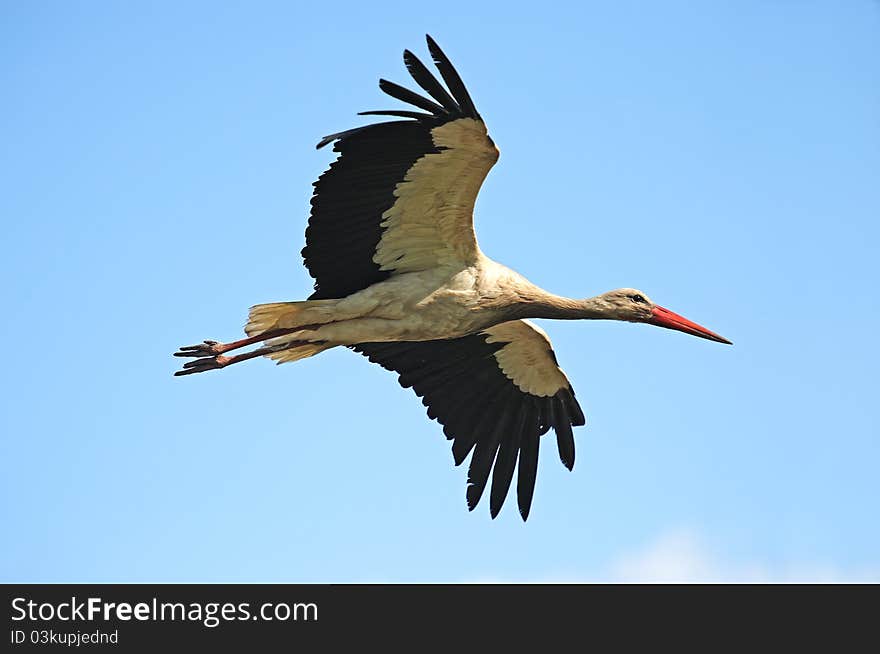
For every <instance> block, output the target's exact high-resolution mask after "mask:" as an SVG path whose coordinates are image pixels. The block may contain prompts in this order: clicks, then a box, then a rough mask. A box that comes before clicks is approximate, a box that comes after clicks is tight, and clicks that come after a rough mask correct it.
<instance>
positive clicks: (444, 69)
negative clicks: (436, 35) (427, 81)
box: [425, 34, 480, 119]
mask: <svg viewBox="0 0 880 654" xmlns="http://www.w3.org/2000/svg"><path fill="white" fill-rule="evenodd" d="M425 38H426V40H427V41H428V50H429V51H430V52H431V56H432V57H433V58H434V64H435V65H436V66H437V70H439V71H440V75H442V77H443V81H444V82H446V86H447V87H449V90H450V91H451V92H452V95H453V97H454V98H455V99H456V100H457V101H458V106H459V107H461V112H462V113H463V114H464V115H465V116H467V117H468V118H477V119H478V118H479V117H480V114H478V113H477V108H476V107H475V106H474V101H473V100H471V96H470V94H469V93H468V92H467V89H466V88H465V86H464V82H462V81H461V77H459V75H458V72H457V71H456V70H455V68H454V67H453V65H452V62H451V61H449V57H447V56H446V55H445V54H444V53H443V50H441V49H440V46H439V45H437V42H436V41H435V40H434V39H432V38H431V35H430V34H426V35H425Z"/></svg>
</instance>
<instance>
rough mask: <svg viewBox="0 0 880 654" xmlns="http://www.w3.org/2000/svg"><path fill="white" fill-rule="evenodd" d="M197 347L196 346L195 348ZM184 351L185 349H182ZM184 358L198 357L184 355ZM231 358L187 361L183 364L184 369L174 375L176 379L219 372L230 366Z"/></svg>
mask: <svg viewBox="0 0 880 654" xmlns="http://www.w3.org/2000/svg"><path fill="white" fill-rule="evenodd" d="M193 347H196V346H193ZM181 349H183V348H181ZM182 356H197V355H192V354H190V355H182ZM229 360H230V358H229V357H224V356H221V355H219V354H218V355H216V356H212V357H204V358H202V359H196V360H195V361H187V362H186V363H184V364H183V368H182V369H181V370H178V371H177V372H175V373H174V376H175V377H182V376H183V375H194V374H196V373H197V372H206V371H208V370H219V369H220V368H224V367H226V366H227V365H228V364H229Z"/></svg>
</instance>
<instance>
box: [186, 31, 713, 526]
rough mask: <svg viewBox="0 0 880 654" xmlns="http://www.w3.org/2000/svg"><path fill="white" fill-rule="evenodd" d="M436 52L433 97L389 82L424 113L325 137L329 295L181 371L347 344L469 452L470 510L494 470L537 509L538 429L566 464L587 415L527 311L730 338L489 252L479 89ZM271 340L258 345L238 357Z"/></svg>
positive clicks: (262, 316)
mask: <svg viewBox="0 0 880 654" xmlns="http://www.w3.org/2000/svg"><path fill="white" fill-rule="evenodd" d="M427 41H428V50H429V52H430V54H431V57H432V58H433V60H434V64H435V65H436V66H437V69H438V70H439V72H440V75H441V77H442V78H443V81H444V82H445V83H446V86H445V88H444V86H443V85H442V84H441V83H440V82H439V81H438V80H437V78H436V77H434V75H433V74H432V73H431V72H430V71H429V70H428V68H426V67H425V65H424V64H423V63H422V62H421V61H419V59H418V58H416V56H415V55H414V54H413V53H412V52H410V51H409V50H405V51H404V53H403V60H404V63H405V64H406V67H407V69H408V70H409V73H410V75H412V77H413V79H414V80H415V82H416V83H417V84H418V85H419V86H420V87H421V88H422V89H423V90H424V91H425V92H426V93H427V94H428V95H429V96H430V97H431V99H429V98H427V97H425V96H423V95H419V94H417V93H414V92H413V91H411V90H409V89H406V88H404V87H402V86H399V85H397V84H395V83H393V82H389V81H387V80H384V79H382V80H379V88H380V89H382V90H383V91H384V92H385V93H387V94H388V95H390V96H391V97H393V98H396V99H397V100H402V101H403V102H406V103H408V104H410V105H413V106H414V107H415V108H416V109H419V110H420V111H413V110H411V109H407V110H401V109H388V110H382V111H364V112H361V114H360V115H369V116H392V117H394V118H396V119H397V120H389V121H387V122H380V123H373V124H369V125H364V126H361V127H355V128H354V129H349V130H346V131H343V132H337V133H335V134H330V135H329V136H325V137H324V138H323V139H321V141H320V142H319V143H318V145H317V147H318V148H321V147H323V146H325V145H328V144H330V143H333V150H334V151H335V152H338V153H339V156H338V158H337V159H336V160H335V161H334V162H333V163H332V164H331V165H330V168H329V169H328V170H327V171H326V172H324V173H323V174H322V175H321V176H320V177H319V178H318V180H317V181H316V182H315V183H314V187H315V190H314V194H313V196H312V199H311V207H312V209H311V216H310V218H309V224H308V228H307V229H306V246H305V247H304V248H303V250H302V256H303V259H304V262H305V266H306V268H308V271H309V274H310V275H311V276H312V277H313V278H314V279H315V284H314V288H315V291H314V293H312V295H311V296H310V297H309V299H308V300H305V301H303V302H275V303H271V304H258V305H256V306H254V307H252V308H251V309H250V314H249V318H248V322H247V325H246V326H245V333H246V334H247V338H244V339H241V340H238V341H233V342H230V343H219V342H216V341H204V342H203V343H201V344H199V345H190V346H186V347H182V348H180V350H179V351H178V352H175V355H176V356H180V357H195V358H194V359H193V360H192V361H189V362H187V363H186V364H185V365H184V366H183V369H181V370H179V371H177V372H176V373H175V375H190V374H194V373H199V372H204V371H206V370H214V369H219V368H225V367H227V366H230V365H232V364H234V363H238V362H240V361H245V360H247V359H251V358H254V357H258V356H266V357H268V358H270V359H273V360H275V361H276V362H277V363H284V362H287V361H297V360H299V359H303V358H306V357H310V356H313V355H315V354H318V353H319V352H323V351H324V350H328V349H330V348H332V347H337V346H345V347H348V348H350V349H352V350H354V351H356V352H359V353H361V354H362V355H364V356H366V357H367V358H368V359H369V360H370V361H372V362H374V363H378V364H379V365H380V366H382V367H383V368H386V369H387V370H392V371H394V372H396V373H397V374H398V375H399V382H400V384H401V386H403V387H404V388H410V387H411V388H412V389H413V390H414V391H415V392H416V394H417V395H418V396H420V397H421V398H422V403H423V404H424V405H425V406H426V407H427V408H428V416H429V417H430V418H432V419H435V420H437V421H438V422H440V423H441V424H442V425H443V432H444V434H445V435H446V437H447V438H448V439H449V440H452V441H453V443H452V455H453V458H454V460H455V464H456V465H460V464H461V463H462V462H463V461H464V460H465V459H466V458H467V457H468V455H470V457H471V459H470V467H469V469H468V486H467V493H466V496H467V505H468V508H469V509H470V510H473V509H474V507H476V505H477V503H478V502H479V500H480V497H481V496H482V494H483V491H484V489H485V488H486V485H487V484H488V479H489V473H490V471H491V472H492V484H491V490H490V497H489V510H490V513H491V515H492V517H493V518H494V517H495V516H497V515H498V512H499V511H500V510H501V506H502V504H503V503H504V500H505V498H506V496H507V493H508V489H509V488H510V484H511V482H512V479H513V474H514V469H515V468H516V469H517V481H516V494H517V501H518V505H519V512H520V514H521V516H522V519H523V520H525V519H526V518H528V515H529V509H530V507H531V503H532V495H533V493H534V488H535V477H536V474H537V466H538V444H539V442H540V437H541V436H542V435H543V434H545V433H547V432H548V431H549V430H550V429H553V430H554V431H555V433H556V445H557V448H558V451H559V457H560V459H561V460H562V463H563V465H564V466H565V467H566V468H568V469H569V470H571V469H572V468H573V466H574V437H573V435H572V427H575V426H580V425H583V424H585V421H584V414H583V412H582V411H581V408H580V406H579V405H578V402H577V400H576V399H575V394H574V390H573V389H572V387H571V384H570V383H569V381H568V378H567V377H566V376H565V373H563V371H562V369H561V368H560V367H559V365H558V363H557V361H556V356H555V355H554V353H553V348H552V346H551V344H550V340H549V338H548V337H547V334H546V333H545V332H544V331H543V330H542V329H541V328H540V327H538V326H536V325H534V324H532V323H531V322H529V321H528V320H527V319H528V318H554V319H560V320H576V319H587V320H600V319H605V320H625V321H629V322H643V323H649V324H652V325H657V326H659V327H666V328H669V329H675V330H678V331H682V332H685V333H687V334H691V335H693V336H699V337H701V338H706V339H709V340H713V341H717V342H719V343H728V344H729V343H730V341H728V340H727V339H725V338H723V337H721V336H719V335H718V334H715V333H713V332H711V331H709V330H708V329H706V328H705V327H701V326H700V325H698V324H696V323H694V322H691V321H690V320H688V319H686V318H683V317H682V316H679V315H677V314H675V313H673V312H672V311H669V310H667V309H664V308H663V307H661V306H658V305H656V304H654V303H653V302H652V301H651V300H650V299H649V298H648V296H647V295H646V294H645V293H643V292H641V291H638V290H636V289H632V288H621V289H617V290H614V291H610V292H608V293H604V294H602V295H598V296H596V297H591V298H588V299H583V300H575V299H569V298H565V297H560V296H558V295H554V294H552V293H548V292H547V291H545V290H543V289H541V288H539V287H538V286H535V285H534V284H532V283H531V282H529V281H528V280H527V279H526V278H525V277H523V276H522V275H519V274H518V273H516V272H514V271H513V270H511V269H510V268H507V267H505V266H503V265H501V264H499V263H497V262H495V261H493V260H492V259H490V258H489V257H487V256H486V255H485V254H483V252H482V251H481V250H480V248H479V246H478V245H477V239H476V235H475V234H474V225H473V209H474V202H475V201H476V198H477V193H478V192H479V190H480V186H481V185H482V183H483V180H484V179H485V177H486V175H487V174H488V172H489V170H490V169H491V168H492V166H493V165H494V164H495V162H496V161H497V160H498V149H497V148H496V146H495V143H494V142H493V141H492V139H491V138H490V137H489V135H488V133H487V131H486V125H485V123H484V122H483V119H482V118H481V117H480V114H479V113H478V112H477V109H476V107H475V106H474V103H473V101H472V100H471V96H470V94H469V93H468V92H467V90H466V89H465V87H464V84H463V83H462V81H461V78H460V77H459V76H458V73H457V72H456V70H455V68H453V67H452V64H451V63H450V61H449V59H448V58H447V57H446V55H445V54H444V53H443V51H442V50H441V49H440V48H439V47H438V45H437V43H436V42H435V41H434V40H433V39H432V38H431V37H430V36H428V37H427ZM257 343H261V344H262V345H261V346H260V347H258V348H256V349H253V350H251V351H249V352H246V353H244V354H237V355H231V356H228V355H227V354H226V353H227V352H229V351H231V350H236V349H238V348H242V347H245V346H249V345H255V344H257Z"/></svg>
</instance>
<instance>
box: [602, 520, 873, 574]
mask: <svg viewBox="0 0 880 654" xmlns="http://www.w3.org/2000/svg"><path fill="white" fill-rule="evenodd" d="M607 577H608V579H607V580H608V581H611V582H621V583H661V582H666V583H711V582H732V583H735V582H752V583H775V582H814V583H830V582H856V583H858V582H876V581H880V569H868V570H844V569H841V568H840V567H838V566H834V565H826V564H813V563H805V564H793V565H789V566H785V567H784V568H782V569H771V568H770V567H768V566H767V565H765V564H761V563H752V562H734V561H726V560H723V559H722V558H721V557H719V556H718V555H717V554H715V553H713V552H712V550H711V549H710V548H709V547H708V546H707V545H706V543H705V542H704V541H703V539H701V538H700V536H699V534H698V533H697V532H696V531H694V530H691V529H684V528H680V529H672V530H669V531H666V532H664V533H661V534H660V535H658V536H657V537H656V538H655V539H653V540H652V541H650V542H649V543H648V544H647V545H645V546H644V547H642V548H639V549H637V550H634V551H632V552H627V553H624V554H622V555H621V556H620V557H618V558H617V559H616V560H614V561H613V562H612V563H611V565H610V568H609V572H608V575H607Z"/></svg>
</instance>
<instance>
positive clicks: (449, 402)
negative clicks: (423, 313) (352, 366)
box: [352, 333, 583, 520]
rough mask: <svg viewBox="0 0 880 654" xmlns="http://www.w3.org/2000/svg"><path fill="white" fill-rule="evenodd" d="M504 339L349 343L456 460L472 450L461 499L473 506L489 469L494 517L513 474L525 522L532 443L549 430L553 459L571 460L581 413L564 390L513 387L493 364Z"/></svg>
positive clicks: (533, 464) (534, 456)
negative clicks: (393, 383)
mask: <svg viewBox="0 0 880 654" xmlns="http://www.w3.org/2000/svg"><path fill="white" fill-rule="evenodd" d="M505 345H506V344H505V343H503V342H494V343H488V342H487V335H486V334H485V333H479V334H472V335H470V336H464V337H462V338H455V339H447V340H438V341H423V342H402V343H361V344H359V345H355V346H353V347H352V349H354V350H355V351H357V352H360V353H361V354H363V355H364V356H366V357H368V358H369V360H370V361H372V362H373V363H378V364H379V365H381V366H382V367H383V368H385V369H387V370H393V371H395V372H397V373H398V375H399V379H398V381H399V382H400V384H401V385H402V386H403V387H404V388H407V387H412V389H413V390H414V391H415V392H416V394H417V395H418V396H419V397H421V398H422V403H423V404H424V405H425V406H426V407H428V415H429V416H430V417H431V418H433V419H436V420H437V421H438V422H440V423H441V424H442V425H443V433H444V434H445V435H446V437H447V438H448V439H450V440H452V455H453V457H454V460H455V464H456V465H460V464H461V463H462V462H463V461H464V460H465V459H466V458H467V457H468V455H469V454H471V452H472V451H473V454H472V456H471V463H470V466H469V469H468V488H467V493H466V497H467V502H468V507H469V508H471V509H473V508H474V507H475V506H476V505H477V503H478V502H479V500H480V498H481V497H482V495H483V492H484V490H485V488H486V484H487V481H488V478H489V474H490V472H491V474H492V484H491V491H490V500H489V502H490V507H489V510H490V513H491V515H492V517H493V518H494V517H495V516H496V515H498V512H499V511H500V510H501V507H502V505H503V503H504V500H505V498H506V496H507V494H508V492H509V489H510V485H511V483H512V479H513V472H514V469H516V467H517V466H518V473H517V485H516V493H517V503H518V505H519V512H520V515H522V517H523V519H524V520H525V519H526V518H528V515H529V510H530V509H531V504H532V497H533V495H534V488H535V480H536V477H537V471H538V450H539V447H538V441H539V439H540V437H541V435H542V434H544V433H546V432H547V431H548V430H549V429H551V428H553V429H554V430H555V431H556V434H557V442H558V443H559V449H560V458H561V459H562V461H563V463H564V464H565V466H566V467H568V468H569V469H570V468H571V465H573V463H574V437H573V434H572V430H571V427H572V422H573V421H577V419H578V418H582V417H583V413H582V412H581V410H580V407H579V406H578V405H577V401H576V400H575V399H574V394H573V392H572V391H571V390H570V388H562V389H560V391H559V392H558V393H557V394H556V395H554V396H552V397H537V396H534V395H531V394H529V393H525V392H524V391H522V390H521V389H520V388H519V387H517V386H516V385H515V384H514V383H513V382H512V381H511V380H510V379H509V378H508V377H507V376H505V375H504V373H503V372H502V371H501V369H500V368H499V367H498V361H497V359H496V358H495V356H494V354H495V352H497V351H498V350H499V349H501V348H502V347H504V346H505Z"/></svg>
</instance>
